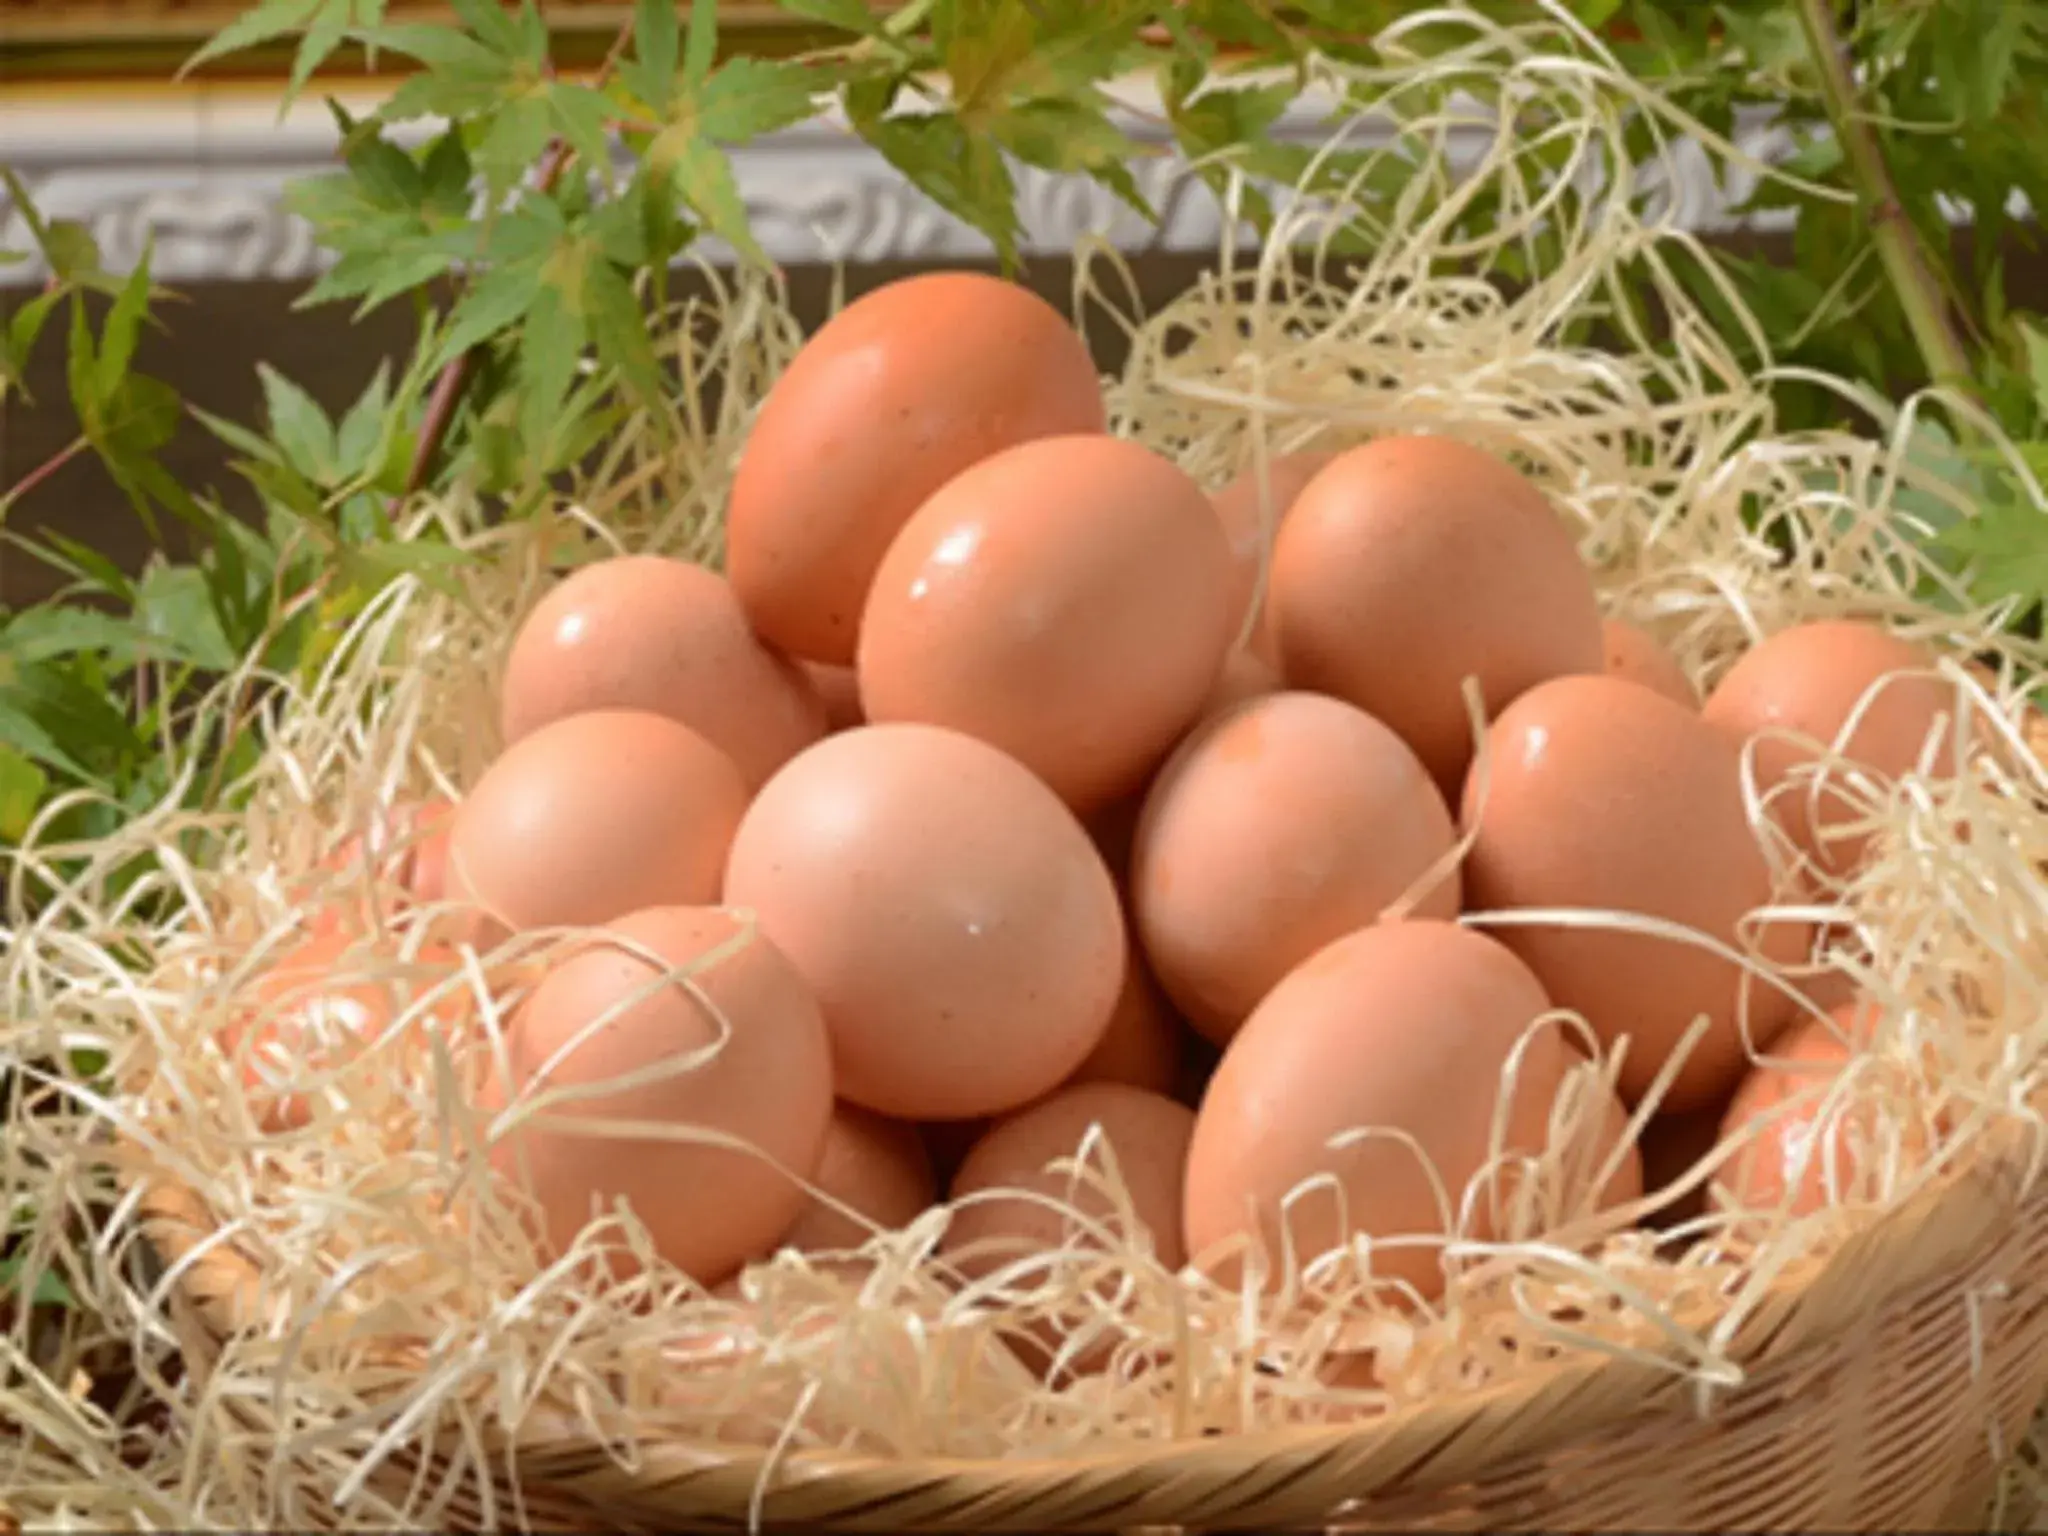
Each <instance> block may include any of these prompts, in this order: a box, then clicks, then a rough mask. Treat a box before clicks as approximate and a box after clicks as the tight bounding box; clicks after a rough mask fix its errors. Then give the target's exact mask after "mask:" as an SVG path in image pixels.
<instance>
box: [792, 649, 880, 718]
mask: <svg viewBox="0 0 2048 1536" xmlns="http://www.w3.org/2000/svg"><path fill="white" fill-rule="evenodd" d="M798 665H799V666H800V667H802V668H803V673H804V676H805V677H806V678H807V679H808V680H809V681H810V685H811V691H812V692H813V693H815V694H817V696H818V699H819V702H820V703H822V704H823V705H824V706H825V729H826V730H827V731H850V730H852V729H853V728H854V727H855V726H856V725H866V724H867V723H868V717H867V715H866V714H865V713H864V712H863V711H862V709H861V707H860V676H859V674H858V673H856V672H855V671H854V670H853V668H851V667H832V666H826V665H825V664H824V663H823V662H816V661H805V662H799V663H798Z"/></svg>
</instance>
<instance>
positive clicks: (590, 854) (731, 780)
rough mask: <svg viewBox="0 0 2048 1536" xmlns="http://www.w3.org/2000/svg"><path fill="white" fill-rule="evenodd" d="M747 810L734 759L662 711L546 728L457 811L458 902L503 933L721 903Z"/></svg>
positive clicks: (579, 719) (603, 715)
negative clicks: (731, 851)
mask: <svg viewBox="0 0 2048 1536" xmlns="http://www.w3.org/2000/svg"><path fill="white" fill-rule="evenodd" d="M746 807H747V786H746V781H745V780H744V779H742V778H741V776H740V771H739V769H737V768H736V767H734V766H733V762H732V759H731V758H729V757H727V756H726V755H725V754H724V753H723V752H721V751H719V750H718V749H717V748H716V747H714V746H712V745H711V743H710V742H708V741H706V740H705V739H704V738H703V737H702V736H700V735H698V734H697V733H696V732H695V731H692V730H691V729H689V727H687V726H683V725H678V724H677V723H676V722H675V721H673V720H670V719H667V718H665V717H664V716H661V715H651V714H646V713H642V712H638V711H630V710H596V711H593V712H591V713H589V714H585V715H571V716H569V717H568V718H567V719H563V720H557V721H554V722H553V723H552V724H549V725H544V726H542V727H541V728H540V729H539V730H537V731H535V732H534V733H533V734H532V735H530V736H526V737H522V738H521V739H520V740H519V741H517V742H515V743H513V745H512V746H510V747H508V748H507V749H506V750H505V752H504V753H503V754H502V755H501V756H500V757H499V758H498V760H497V761H496V762H495V763H493V764H492V765H491V766H490V768H488V769H487V770H486V771H485V772H484V775H483V777H482V778H481V779H479V780H478V781H477V784H476V787H475V788H474V789H473V790H471V791H470V793H469V796H468V798H467V799H465V800H464V801H463V803H462V808H461V810H460V811H459V812H458V813H457V814H456V817H455V825H454V831H453V834H452V840H451V842H450V846H449V864H450V872H451V877H452V878H451V884H452V886H453V888H454V892H455V894H457V895H459V896H462V897H464V898H467V899H469V900H472V901H474V902H475V903H476V904H477V905H478V907H480V908H481V909H482V911H483V912H485V913H487V914H489V916H490V918H491V919H492V923H493V926H496V925H502V926H503V927H507V928H512V929H521V928H539V927H553V926H558V925H559V926H576V925H590V924H596V923H602V922H606V921H609V920H610V919H612V918H616V917H623V916H624V915H625V914H626V913H628V912H634V911H638V910H640V909H642V908H646V907H656V906H695V905H700V904H703V903H706V902H711V901H715V900H716V899H717V896H718V886H719V879H720V875H721V873H722V871H723V868H724V864H725V856H726V851H727V849H728V848H729V847H730V846H731V844H732V837H733V832H734V830H735V829H736V828H737V827H738V826H739V821H740V816H741V814H742V813H743V812H744V811H745V810H746Z"/></svg>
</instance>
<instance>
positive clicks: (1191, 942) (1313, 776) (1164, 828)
mask: <svg viewBox="0 0 2048 1536" xmlns="http://www.w3.org/2000/svg"><path fill="white" fill-rule="evenodd" d="M1454 840H1455V829H1454V828H1453V826H1452V823H1451V813H1450V811H1449V809H1448V808H1447V807H1446V806H1445V805H1444V800H1443V796H1442V795H1440V794H1439V793H1438V792H1437V788H1436V785H1435V784H1434V783H1433V782H1432V781H1431V779H1430V777H1429V774H1428V772H1427V771H1426V770H1425V769H1424V768H1423V766H1422V763H1421V761H1420V759H1418V758H1417V757H1416V755H1415V754H1414V753H1413V752H1411V751H1409V750H1408V747H1407V745H1406V744H1405V743H1403V742H1402V740H1401V739H1400V737H1398V736H1396V735H1395V734H1394V733H1393V732H1392V731H1390V730H1388V729H1387V728H1386V727H1385V726H1384V725H1382V724H1380V722H1379V721H1377V720H1375V719H1373V718H1372V716H1370V715H1368V714H1366V713H1364V712H1363V711H1362V710H1357V709H1353V708H1352V707H1351V706H1350V705H1349V704H1345V703H1342V702H1340V701H1339V700H1336V699H1330V698H1325V697H1323V696H1322V695H1320V694H1313V693H1276V694H1269V695H1267V696H1266V697H1264V698H1258V699H1253V700H1251V701H1250V702H1248V703H1245V704H1240V705H1238V706H1237V707H1236V708H1234V709H1231V710H1227V711H1225V712H1224V713H1223V714H1221V715H1218V716H1216V717H1215V718H1214V719H1212V720H1209V721H1206V722H1205V723H1204V724H1202V725H1201V726H1200V727H1198V728H1197V729H1196V730H1195V732H1194V733H1193V734H1192V735H1191V736H1189V737H1188V739H1187V740H1186V741H1184V742H1183V743H1182V744H1181V746H1180V748H1179V750H1177V751H1176V752H1175V753H1174V755H1173V757H1172V758H1171V759H1170V760H1169V761H1168V762H1167V764H1166V766H1165V767H1164V768H1163V769H1161V770H1160V772H1159V776H1158V777H1157V778H1156V779H1155V780H1153V784H1152V791H1151V794H1150V795H1148V796H1147V797H1146V801H1145V811H1144V815H1143V816H1142V818H1141V819H1140V820H1139V823H1138V834H1137V839H1136V842H1135V844H1134V846H1133V850H1132V859H1131V900H1132V906H1133V910H1134V911H1135V913H1136V917H1137V926H1138V932H1139V937H1140V940H1141V942H1142V943H1143V945H1144V948H1145V953H1146V955H1147V956H1148V957H1149V958H1150V959H1151V962H1152V968H1153V970H1154V972H1155V973H1156V974H1157V975H1158V977H1159V982H1160V985H1161V986H1163V987H1164V988H1165V989H1166V993H1167V996H1169V997H1171V998H1172V999H1173V1000H1174V1003H1175V1004H1176V1005H1177V1006H1178V1007H1179V1008H1180V1010H1181V1012H1182V1013H1184V1014H1185V1015H1186V1016H1187V1018H1188V1021H1189V1022H1190V1023H1192V1024H1193V1025H1194V1026H1195V1027H1196V1028H1197V1029H1199V1030H1201V1031H1202V1032H1203V1033H1204V1034H1206V1035H1208V1036H1210V1038H1212V1039H1214V1040H1216V1041H1218V1042H1219V1043H1220V1042H1222V1041H1224V1040H1227V1039H1229V1037H1230V1035H1231V1033H1232V1032H1233V1031H1234V1030H1235V1029H1236V1028H1237V1026H1238V1025H1239V1024H1240V1023H1241V1022H1242V1021H1243V1019H1244V1017H1245V1015H1247V1014H1248V1013H1250V1012H1251V1011H1252V1009H1253V1008H1254V1007H1256V1006H1257V1005H1258V1001H1259V999H1260V998H1262V997H1264V996H1265V995H1266V993H1267V992H1268V991H1270V990H1271V989H1272V987H1273V986H1274V984H1275V983H1277V982H1278V981H1279V980H1280V978H1281V977H1282V976H1285V975H1286V974H1287V973H1288V972H1289V971H1290V970H1292V969H1293V968H1294V967H1295V966H1296V965H1298V964H1299V963H1300V962H1301V961H1303V960H1306V959H1307V958H1308V957H1309V956H1310V955H1312V954H1313V953H1315V951H1317V950H1318V949H1321V948H1322V947H1323V946H1324V945H1325V944H1327V943H1329V942H1330V941H1331V940H1332V939H1335V938H1337V937H1339V936H1340V935H1342V934H1345V933H1348V932H1350V931H1351V930H1352V929H1354V928H1361V927H1364V926H1365V925H1366V924H1367V923H1371V922H1375V921H1377V920H1378V918H1379V916H1380V914H1381V912H1382V911H1384V910H1385V909H1386V908H1387V907H1388V905H1389V904H1391V903H1393V902H1395V901H1397V900H1399V899H1400V898H1401V897H1402V896H1403V895H1404V894H1406V893H1407V892H1408V891H1409V890H1410V888H1411V887H1412V886H1414V885H1415V884H1416V882H1418V881H1419V880H1421V879H1422V878H1423V877H1424V876H1425V875H1426V874H1427V873H1428V871H1429V870H1430V868H1431V866H1432V865H1435V864H1436V863H1438V861H1440V860H1445V859H1447V858H1448V856H1449V854H1450V852H1451V847H1452V844H1453V842H1454ZM1458 892H1459V880H1458V872H1457V869H1456V867H1455V866H1454V865H1453V866H1449V867H1447V868H1446V869H1445V870H1444V872H1443V874H1442V876H1441V878H1439V879H1438V880H1437V881H1436V882H1435V883H1434V884H1433V885H1431V886H1430V887H1429V888H1428V889H1427V890H1423V891H1419V892H1417V894H1418V895H1419V897H1420V900H1419V902H1418V903H1417V906H1416V910H1417V911H1418V912H1420V913H1421V914H1422V915H1424V916H1431V917H1445V918H1449V917H1455V916H1457V913H1458Z"/></svg>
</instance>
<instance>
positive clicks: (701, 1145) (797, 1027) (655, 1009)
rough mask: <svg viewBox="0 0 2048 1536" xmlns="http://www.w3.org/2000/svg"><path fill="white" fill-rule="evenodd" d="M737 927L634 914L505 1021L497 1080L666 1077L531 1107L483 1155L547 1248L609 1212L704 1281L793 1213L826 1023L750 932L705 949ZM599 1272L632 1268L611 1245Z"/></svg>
mask: <svg viewBox="0 0 2048 1536" xmlns="http://www.w3.org/2000/svg"><path fill="white" fill-rule="evenodd" d="M745 932H746V929H745V925H744V924H743V923H742V921H741V920H740V919H739V918H738V917H737V916H736V915H735V914H733V913H731V912H727V911H723V910H721V909H719V908H716V907H664V908H658V909H655V910H652V911H645V912H635V913H633V914H631V915H630V916H626V917H622V918H620V919H619V920H618V921H616V922H614V923H612V924H610V925H609V928H608V930H607V932H606V933H605V934H604V935H603V936H601V937H597V938H593V939H591V940H590V941H588V942H587V943H586V944H584V945H582V946H580V947H579V948H578V949H577V950H576V952H575V953H573V954H572V955H570V956H569V958H567V959H565V960H562V961H560V962H558V963H557V964H556V965H555V966H554V967H553V968H552V969H550V970H549V972H548V974H547V975H546V977H545V978H544V979H543V980H542V981H541V983H540V985H539V986H538V987H536V988H535V989H534V992H533V995H532V996H531V997H529V998H528V999H527V1000H526V1002H525V1003H524V1004H523V1005H522V1006H521V1007H520V1009H519V1011H518V1012H517V1013H516V1014H515V1015H514V1016H513V1021H512V1025H511V1028H510V1029H509V1030H508V1032H507V1042H506V1043H507V1049H508V1052H509V1055H510V1060H511V1066H512V1070H513V1081H514V1082H515V1083H516V1084H518V1085H519V1086H520V1087H521V1088H522V1089H527V1090H530V1091H531V1092H532V1093H533V1094H539V1093H542V1092H547V1091H562V1090H569V1089H578V1090H586V1091H587V1090H593V1089H602V1088H603V1086H604V1085H606V1084H613V1083H621V1082H622V1081H623V1080H624V1079H626V1078H627V1077H628V1076H629V1075H634V1074H647V1073H653V1072H654V1071H655V1069H657V1068H661V1067H666V1068H668V1069H670V1070H667V1071H665V1072H661V1073H660V1074H659V1075H655V1076H651V1077H650V1078H649V1079H648V1080H647V1081H644V1082H640V1083H637V1084H634V1085H631V1086H620V1087H615V1088H613V1089H612V1090H611V1091H609V1092H596V1093H593V1094H590V1095H589V1096H579V1097H576V1098H572V1099H565V1100H562V1101H560V1102H558V1103H557V1104H555V1105H552V1106H549V1105H544V1104H539V1103H534V1104H533V1106H532V1111H531V1113H530V1115H529V1116H528V1118H525V1119H522V1120H521V1121H519V1122H517V1124H516V1125H515V1126H514V1127H513V1128H512V1129H510V1130H509V1131H508V1132H507V1133H506V1135H505V1136H504V1137H503V1138H502V1139H501V1140H500V1141H499V1142H498V1143H497V1144H496V1145H495V1146H494V1147H493V1149H492V1161H493V1163H494V1165H495V1166H496V1167H497V1168H498V1169H499V1171H500V1172H501V1173H503V1174H505V1175H506V1176H508V1177H511V1178H514V1179H519V1178H530V1179H531V1181H532V1183H531V1189H532V1192H533V1194H534V1197H535V1199H536V1200H537V1202H538V1203H539V1206H540V1210H541V1214H542V1218H543V1223H544V1229H545V1230H544V1236H545V1240H546V1243H547V1245H548V1246H549V1247H550V1248H551V1249H553V1250H554V1251H556V1252H560V1251H562V1250H563V1249H565V1248H566V1247H567V1246H568V1245H569V1243H570V1242H571V1241H573V1239H574V1238H575V1236H576V1234H577V1233H578V1232H579V1231H580V1230H581V1229H582V1228H583V1227H584V1226H585V1225H586V1224H587V1223H588V1222H589V1221H590V1220H591V1218H592V1217H594V1216H599V1215H605V1214H609V1213H610V1212H611V1211H612V1210H613V1209H615V1208H616V1206H617V1205H618V1203H619V1202H620V1201H622V1200H623V1201H624V1202H626V1203H627V1204H628V1205H629V1206H631V1208H632V1210H633V1212H634V1214H635V1215H637V1216H638V1217H639V1218H640V1220H641V1221H642V1222H643V1223H644V1224H645V1226H646V1228H647V1231H648V1235H649V1236H650V1237H651V1238H652V1240H653V1242H654V1246H655V1249H656V1251H657V1252H659V1253H660V1254H661V1256H662V1257H663V1258H665V1259H666V1260H668V1261H669V1262H670V1263H672V1264H674V1265H675V1266H676V1267H677V1268H679V1269H681V1270H683V1271H684V1272H685V1273H686V1274H689V1275H691V1276H693V1277H694V1278H696V1279H698V1280H700V1281H703V1282H705V1283H706V1284H710V1283H712V1282H715V1281H717V1280H720V1279H723V1278H724V1277H725V1276H726V1275H728V1274H730V1273H732V1271H733V1270H735V1269H737V1268H739V1266H740V1265H741V1264H743V1263H745V1262H746V1261H747V1260H749V1259H752V1258H756V1257H758V1256H760V1255H762V1254H764V1253H766V1252H768V1251H769V1250H770V1249H771V1248H772V1247H773V1246H774V1244H775V1242H776V1240H777V1239H778V1238H779V1237H781V1236H782V1234H783V1233H784V1232H785V1231H787V1230H788V1229H789V1227H790V1226H791V1224H792V1223H793V1222H794V1221H795V1220H796V1218H797V1215H798V1213H799V1212H800V1211H801V1210H802V1209H803V1207H804V1205H805V1203H806V1200H807V1196H806V1194H805V1191H804V1189H803V1187H802V1185H800V1184H799V1183H798V1182H797V1180H799V1179H808V1178H810V1177H812V1176H813V1175H814V1174H815V1172H816V1171H817V1168H818V1161H819V1157H820V1154H821V1152H822V1150H823V1147H824V1144H825V1137H826V1128H827V1123H828V1121H829V1120H830V1118H831V1114H832V1064H831V1057H830V1053H829V1050H828V1047H827V1045H826V1040H825V1026H824V1022H823V1020H822V1019H820V1017H819V1015H818V1008H817V1004H816V1003H815V1002H814V1001H813V1000H812V998H811V996H810V994H809V992H807V991H806V990H805V988H804V985H803V982H802V981H801V980H800V979H799V978H798V976H797V974H796V972H795V971H794V970H793V969H791V967H790V965H789V962H788V961H787V960H785V959H784V958H783V957H782V955H781V954H779V953H778V952H777V951H776V949H775V946H774V945H773V944H771V943H770V942H768V940H767V939H766V938H764V937H763V936H762V935H760V934H759V933H754V934H752V935H750V936H747V937H746V938H745V939H744V940H743V941H742V943H741V945H740V947H739V948H737V949H733V950H730V951H727V952H724V953H720V951H721V950H723V949H724V946H727V945H729V944H731V943H732V942H733V941H734V940H735V939H736V938H739V937H740V936H741V935H742V934H744V933H745ZM641 951H645V952H647V953H650V954H652V955H653V956H654V957H655V959H656V960H658V961H659V964H658V965H657V964H653V963H650V962H649V960H647V959H645V958H643V957H642V953H641ZM707 960H708V963H706V962H707ZM685 977H687V980H688V982H689V983H690V985H685V984H684V979H685ZM693 989H694V990H693ZM697 994H701V997H700V996H699V995H697ZM707 1001H708V1003H709V1004H710V1006H709V1007H707V1006H706V1003H707ZM714 1009H715V1010H716V1011H715V1012H714V1011H713V1010H714ZM721 1017H722V1018H723V1021H724V1022H723V1024H721V1022H720V1019H721ZM514 1107H515V1108H521V1106H519V1105H515V1106H514ZM557 1116H558V1117H560V1118H561V1119H562V1120H564V1121H567V1120H572V1119H573V1120H581V1121H585V1122H602V1121H606V1120H611V1121H617V1122H626V1123H631V1124H637V1125H661V1126H669V1127H674V1128H677V1129H678V1130H683V1129H688V1130H692V1131H697V1132H702V1133H710V1134H716V1135H719V1136H723V1137H727V1138H731V1139H733V1140H736V1141H737V1142H738V1143H740V1146H739V1147H734V1146H732V1145H724V1146H719V1145H712V1144H710V1143H709V1142H708V1141H704V1140H699V1141H690V1140H684V1139H678V1138H675V1137H657V1136H651V1135H649V1136H635V1135H629V1134H623V1133H621V1134H613V1135H607V1134H603V1133H601V1132H599V1131H596V1130H579V1129H575V1128H568V1127H563V1126H550V1125H549V1124H548V1121H549V1119H550V1118H551V1117H557ZM744 1149H752V1150H751V1151H750V1150H744ZM609 1260H610V1264H611V1267H612V1269H613V1271H614V1273H620V1274H623V1273H627V1272H629V1271H630V1269H631V1267H632V1265H631V1260H630V1259H629V1257H628V1256H627V1255H626V1254H625V1253H624V1251H623V1250H618V1251H615V1252H613V1253H612V1254H611V1255H610V1256H609Z"/></svg>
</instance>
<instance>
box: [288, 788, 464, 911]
mask: <svg viewBox="0 0 2048 1536" xmlns="http://www.w3.org/2000/svg"><path fill="white" fill-rule="evenodd" d="M454 823H455V804H454V802H453V801H450V800H444V799H440V798H433V799H428V800H421V801H413V802H400V803H399V804H396V805H392V806H386V807H379V808H378V809H377V810H376V812H374V813H373V814H372V816H371V818H370V824H369V826H368V828H367V829H366V830H365V831H363V832H361V833H358V834H356V835H354V836H352V837H349V838H347V839H345V840H344V841H343V842H342V843H341V845H340V846H339V847H337V848H336V849H335V850H334V851H333V852H332V853H330V854H328V855H327V856H326V857H325V858H323V859H322V860H321V861H320V866H319V867H320V869H321V871H322V872H323V873H324V874H326V875H329V876H339V877H342V878H343V879H345V880H347V881H348V882H350V884H351V886H352V887H353V888H352V889H351V890H350V891H349V892H347V893H346V895H347V897H348V899H345V900H340V901H329V902H326V903H325V904H324V906H323V908H322V910H321V911H320V912H319V914H318V915H317V916H316V917H315V919H314V921H313V931H314V932H315V933H335V934H342V935H353V934H355V933H356V932H358V931H359V930H361V929H363V928H365V927H377V926H379V925H380V924H381V923H382V921H383V920H384V919H386V918H388V917H391V916H395V915H397V914H398V913H399V912H402V911H404V910H406V909H407V908H410V907H413V906H432V905H434V904H435V903H437V902H441V901H444V900H446V899H447V896H448V839H449V835H450V832H451V831H452V829H453V827H454ZM332 894H334V893H333V892H332V890H331V882H330V883H329V886H328V887H327V888H325V889H323V890H322V891H320V892H316V893H312V898H311V899H315V900H319V899H321V898H322V897H325V896H330V895H332Z"/></svg>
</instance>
